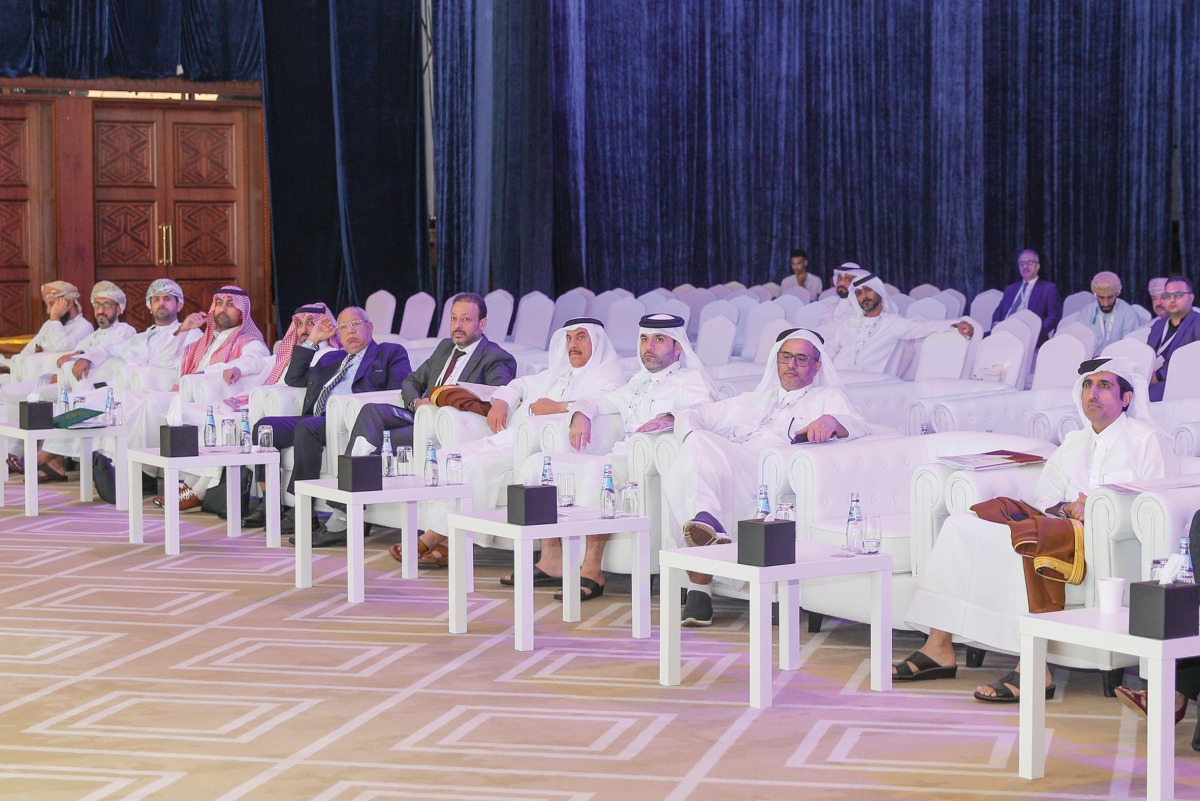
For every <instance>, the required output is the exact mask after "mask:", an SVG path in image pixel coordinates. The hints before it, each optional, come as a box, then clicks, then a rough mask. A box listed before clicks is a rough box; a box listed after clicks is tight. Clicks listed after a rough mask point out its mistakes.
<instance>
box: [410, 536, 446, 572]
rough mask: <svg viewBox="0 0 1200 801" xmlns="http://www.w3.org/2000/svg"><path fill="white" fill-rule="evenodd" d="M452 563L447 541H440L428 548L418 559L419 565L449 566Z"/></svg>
mask: <svg viewBox="0 0 1200 801" xmlns="http://www.w3.org/2000/svg"><path fill="white" fill-rule="evenodd" d="M449 565H450V551H449V550H447V549H446V543H444V542H439V543H438V544H437V545H434V546H433V547H432V548H426V549H425V553H423V554H421V557H420V558H419V559H417V566H418V567H436V568H442V567H448V566H449Z"/></svg>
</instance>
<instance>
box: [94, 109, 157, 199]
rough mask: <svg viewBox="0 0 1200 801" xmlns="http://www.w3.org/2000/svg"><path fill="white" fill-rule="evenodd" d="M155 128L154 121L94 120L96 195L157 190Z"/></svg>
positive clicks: (155, 122)
mask: <svg viewBox="0 0 1200 801" xmlns="http://www.w3.org/2000/svg"><path fill="white" fill-rule="evenodd" d="M139 116H142V115H139ZM158 128H159V125H158V121H157V120H154V119H144V120H136V119H133V120H131V119H112V120H108V119H97V120H96V133H95V152H96V179H95V183H96V190H97V194H99V191H100V189H101V188H114V189H116V188H120V189H129V188H138V189H151V190H153V189H156V188H157V187H158V158H157V155H158V150H159V145H158V138H159V131H158Z"/></svg>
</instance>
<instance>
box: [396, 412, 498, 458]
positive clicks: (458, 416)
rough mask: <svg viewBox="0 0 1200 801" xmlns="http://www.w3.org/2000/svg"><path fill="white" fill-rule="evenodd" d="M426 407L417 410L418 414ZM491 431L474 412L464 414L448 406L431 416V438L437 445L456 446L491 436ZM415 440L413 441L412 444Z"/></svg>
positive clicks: (481, 417) (481, 416)
mask: <svg viewBox="0 0 1200 801" xmlns="http://www.w3.org/2000/svg"><path fill="white" fill-rule="evenodd" d="M426 408H427V407H424V406H422V407H421V408H420V409H418V410H417V411H418V414H419V413H420V412H422V411H424V410H425V409H426ZM491 433H492V429H491V428H489V427H488V423H487V418H486V417H484V416H483V415H481V414H475V413H474V412H464V411H462V410H461V409H454V408H451V407H449V406H443V407H441V408H439V409H438V410H437V411H436V412H434V414H433V436H434V438H435V439H437V441H438V445H439V446H441V447H443V448H444V447H446V446H447V445H458V444H461V443H463V442H472V441H474V440H477V439H483V438H484V437H487V436H491ZM415 441H416V440H415V439H414V442H415Z"/></svg>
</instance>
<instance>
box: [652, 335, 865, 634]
mask: <svg viewBox="0 0 1200 801" xmlns="http://www.w3.org/2000/svg"><path fill="white" fill-rule="evenodd" d="M869 433H871V427H870V425H869V424H868V423H867V421H866V420H864V419H863V418H862V416H861V415H860V414H859V413H858V411H857V410H856V409H855V408H854V405H853V404H852V403H851V401H850V399H849V398H848V397H847V396H846V393H845V392H844V391H843V388H842V382H841V379H840V378H839V377H838V374H837V368H836V367H834V366H833V364H831V363H829V362H828V361H827V360H826V359H825V347H824V342H823V341H822V339H821V336H820V335H819V334H817V333H815V332H813V331H810V330H808V329H804V328H793V329H791V330H788V331H784V332H783V333H781V334H780V335H779V338H778V339H777V340H776V342H775V346H774V347H773V348H772V350H771V355H770V357H769V358H768V359H767V366H766V369H765V370H764V371H763V377H762V380H761V381H760V382H759V384H758V386H757V387H756V388H755V389H754V390H753V391H752V392H745V393H743V394H741V395H738V396H737V397H735V398H728V399H726V400H721V401H716V402H713V403H701V404H699V405H697V406H693V407H692V408H690V409H685V410H683V411H682V412H679V413H677V414H676V415H675V437H676V438H678V439H679V440H680V442H681V446H680V449H679V453H678V455H677V456H676V458H675V461H674V463H673V464H672V465H671V467H670V468H669V469H668V470H667V472H666V473H664V474H663V477H662V491H663V499H664V500H665V502H666V504H667V511H668V519H669V526H670V531H671V532H672V533H673V534H674V535H675V536H676V538H677V542H676V544H677V545H679V546H683V545H685V544H686V545H689V546H700V545H711V544H717V543H726V542H732V541H733V539H734V536H731V535H732V534H735V533H736V531H737V521H739V520H745V519H748V518H752V517H754V515H755V511H756V508H755V502H756V500H757V497H758V493H757V490H758V463H759V459H760V458H761V456H762V454H763V451H765V450H767V449H768V448H773V447H778V446H780V445H787V444H788V443H790V442H792V441H793V440H794V439H795V440H797V441H805V442H812V443H821V442H827V441H829V440H831V439H853V438H855V437H860V436H864V435H866V434H869ZM727 532H729V533H727ZM688 575H689V577H690V579H691V588H690V589H689V590H688V594H687V600H686V602H685V604H684V611H683V624H684V625H685V626H707V625H709V624H711V623H712V617H713V611H712V588H711V583H712V576H708V575H704V574H701V573H689V574H688Z"/></svg>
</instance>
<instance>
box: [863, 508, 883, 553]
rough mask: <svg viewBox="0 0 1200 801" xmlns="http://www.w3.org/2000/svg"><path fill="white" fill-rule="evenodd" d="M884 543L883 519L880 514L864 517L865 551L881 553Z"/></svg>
mask: <svg viewBox="0 0 1200 801" xmlns="http://www.w3.org/2000/svg"><path fill="white" fill-rule="evenodd" d="M882 544H883V521H882V520H881V519H880V517H879V515H867V516H866V517H865V518H864V519H863V539H862V550H863V553H879V548H880V546H881V545H882Z"/></svg>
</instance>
